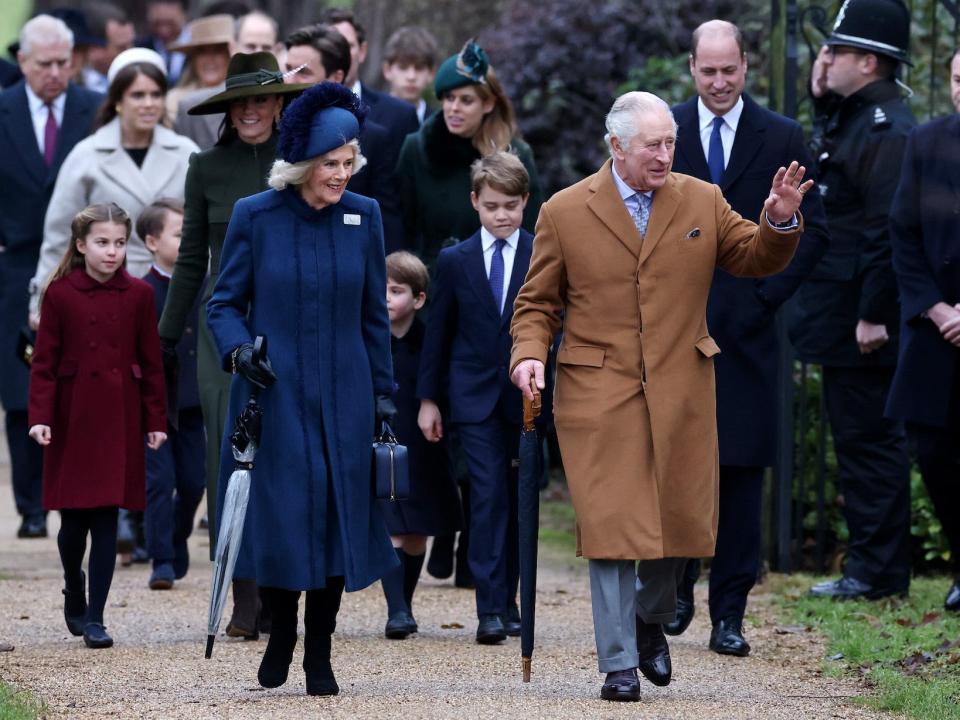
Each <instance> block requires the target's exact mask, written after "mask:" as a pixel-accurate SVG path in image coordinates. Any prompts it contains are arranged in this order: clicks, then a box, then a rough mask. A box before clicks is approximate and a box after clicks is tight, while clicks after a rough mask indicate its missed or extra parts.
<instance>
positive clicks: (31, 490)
mask: <svg viewBox="0 0 960 720" xmlns="http://www.w3.org/2000/svg"><path fill="white" fill-rule="evenodd" d="M4 422H5V424H6V430H7V445H8V447H9V450H10V481H11V484H12V485H13V500H14V503H15V504H16V506H17V513H19V514H20V515H21V516H22V517H24V518H36V517H43V516H44V515H45V513H44V511H43V448H41V447H40V446H39V445H37V443H35V442H34V441H33V438H31V437H30V436H29V435H28V434H27V432H28V431H29V430H30V428H29V423H28V421H27V411H26V410H7V412H6V416H5V418H4Z"/></svg>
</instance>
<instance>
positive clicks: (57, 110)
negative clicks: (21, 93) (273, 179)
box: [23, 83, 67, 116]
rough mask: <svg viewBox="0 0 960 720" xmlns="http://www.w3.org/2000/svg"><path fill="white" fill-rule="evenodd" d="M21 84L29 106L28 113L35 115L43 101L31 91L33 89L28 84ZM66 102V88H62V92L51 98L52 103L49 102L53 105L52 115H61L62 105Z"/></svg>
mask: <svg viewBox="0 0 960 720" xmlns="http://www.w3.org/2000/svg"><path fill="white" fill-rule="evenodd" d="M23 85H24V88H26V91H27V104H28V105H29V107H30V114H31V115H36V114H37V113H38V112H40V110H41V109H42V108H43V107H44V102H43V100H41V99H40V98H39V97H38V96H37V94H36V93H34V92H33V90H32V89H31V88H30V85H29V84H28V83H24V84H23ZM66 102H67V92H66V90H64V91H63V92H62V93H60V94H59V95H57V97H55V98H54V99H53V103H51V104H52V105H53V113H54V115H61V116H62V113H63V107H64V105H65V104H66Z"/></svg>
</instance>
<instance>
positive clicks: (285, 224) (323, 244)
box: [207, 188, 397, 590]
mask: <svg viewBox="0 0 960 720" xmlns="http://www.w3.org/2000/svg"><path fill="white" fill-rule="evenodd" d="M207 316H208V321H209V325H210V330H211V332H212V333H213V336H214V338H215V340H216V342H217V346H218V348H219V350H220V354H221V357H222V361H223V362H224V366H225V367H229V364H230V359H229V358H230V354H231V353H232V351H233V350H234V348H236V347H237V346H239V345H241V344H243V343H247V342H251V341H252V340H253V339H254V338H255V337H256V336H257V335H265V336H266V337H267V338H268V341H269V356H270V360H271V362H272V364H273V369H274V371H275V372H276V374H277V378H278V379H277V382H276V383H275V384H274V385H272V386H271V387H270V388H269V389H267V390H266V391H264V392H262V393H261V395H260V401H261V404H262V406H263V412H264V417H263V437H262V442H261V448H260V451H259V453H258V455H257V458H256V469H255V470H254V471H253V482H252V486H251V494H250V505H249V508H248V511H247V526H246V529H245V531H244V538H243V543H242V546H241V551H240V555H239V559H238V561H237V567H236V571H235V576H236V577H240V578H254V579H256V581H257V583H258V584H260V585H264V586H270V587H282V588H287V589H291V590H308V589H314V588H322V587H325V585H326V582H327V577H328V576H334V575H344V576H345V580H346V588H347V590H359V589H361V588H364V587H366V586H367V585H369V584H370V583H372V582H373V581H374V580H377V579H378V578H379V577H381V576H382V575H383V573H384V572H385V571H386V570H388V569H390V568H391V567H392V566H393V565H395V564H396V562H397V560H396V553H395V552H394V551H393V549H392V548H391V546H390V542H389V539H388V537H387V531H386V528H385V526H384V522H383V517H382V516H381V514H380V511H379V509H378V508H377V505H376V503H375V502H374V498H373V485H372V482H371V477H370V457H371V452H372V451H371V441H372V438H373V429H374V395H375V394H385V395H389V394H390V393H391V392H392V390H393V370H392V367H391V360H390V321H389V318H388V315H387V301H386V268H385V265H384V255H383V231H382V229H381V224H380V210H379V208H378V207H377V204H376V202H374V201H373V200H371V199H369V198H365V197H362V196H360V195H356V194H354V193H351V192H349V191H348V192H345V193H344V194H343V197H342V199H341V200H340V202H339V203H337V204H336V205H331V206H328V207H326V208H323V209H322V210H316V209H314V208H311V207H310V206H308V205H307V204H306V203H305V202H304V201H303V200H302V199H301V197H300V195H299V193H298V192H297V191H296V190H295V189H293V188H288V189H287V190H284V191H276V190H268V191H267V192H263V193H259V194H257V195H254V196H252V197H249V198H244V199H242V200H240V201H238V202H237V204H236V206H235V207H234V211H233V217H232V218H231V219H230V225H229V227H228V228H227V236H226V239H225V241H224V246H223V256H222V258H221V264H220V277H219V278H218V280H217V284H216V287H215V288H214V291H213V296H212V297H211V299H210V302H209V303H208V305H207ZM249 396H250V385H249V383H248V382H247V381H246V380H244V379H243V378H242V376H240V375H237V376H235V377H234V378H233V382H232V386H231V392H230V417H231V418H233V417H235V416H236V415H237V414H239V412H240V411H241V409H242V408H243V405H244V404H245V403H246V401H247V398H248V397H249ZM232 469H233V459H232V455H231V454H230V447H229V440H228V439H227V438H225V439H224V442H223V455H222V460H221V466H220V488H219V490H220V497H221V498H222V497H223V494H224V492H225V490H226V485H227V480H228V478H229V476H230V473H231V471H232ZM218 505H219V506H220V507H222V504H221V503H218Z"/></svg>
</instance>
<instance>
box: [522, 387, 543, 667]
mask: <svg viewBox="0 0 960 720" xmlns="http://www.w3.org/2000/svg"><path fill="white" fill-rule="evenodd" d="M530 385H531V389H532V390H533V400H532V401H531V400H527V399H526V398H524V399H523V430H522V431H521V433H520V477H519V480H518V483H517V492H518V497H517V512H518V514H519V517H518V518H517V520H518V524H519V534H520V656H521V659H522V660H521V662H522V665H523V681H524V682H530V664H531V658H532V656H533V627H534V616H535V608H536V603H537V542H538V537H537V536H538V532H539V530H540V478H541V476H542V474H543V469H542V464H543V454H542V453H541V451H540V440H539V439H538V438H537V429H536V427H535V426H534V419H535V418H536V417H537V416H538V415H539V414H540V391H539V390H537V387H536V385H535V384H534V383H533V382H531V383H530Z"/></svg>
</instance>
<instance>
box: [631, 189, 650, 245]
mask: <svg viewBox="0 0 960 720" xmlns="http://www.w3.org/2000/svg"><path fill="white" fill-rule="evenodd" d="M634 197H635V198H636V199H637V212H636V213H635V214H634V216H633V224H634V225H636V226H637V232H638V233H640V237H645V236H646V234H647V223H648V222H650V204H651V203H652V202H653V198H651V197H650V196H649V195H646V194H645V193H637V194H636V195H634Z"/></svg>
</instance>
